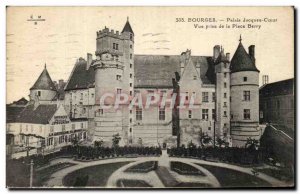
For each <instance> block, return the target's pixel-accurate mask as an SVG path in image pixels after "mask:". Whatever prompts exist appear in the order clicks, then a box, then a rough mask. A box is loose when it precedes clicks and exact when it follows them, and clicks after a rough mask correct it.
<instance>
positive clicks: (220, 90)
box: [64, 21, 260, 146]
mask: <svg viewBox="0 0 300 194" xmlns="http://www.w3.org/2000/svg"><path fill="white" fill-rule="evenodd" d="M96 42H97V43H96V45H97V49H96V52H95V55H96V58H95V59H93V58H92V55H91V54H88V59H87V61H85V60H84V59H82V58H81V59H80V61H79V62H78V63H76V64H75V67H74V69H73V71H72V73H71V75H70V78H69V81H68V83H67V85H66V87H65V91H66V96H65V103H64V104H65V106H66V109H67V110H68V111H70V110H71V111H70V112H73V113H72V117H73V118H81V117H82V118H84V117H88V118H89V127H91V129H89V131H90V133H89V134H90V136H91V137H90V139H91V140H92V141H95V140H100V139H101V140H104V141H105V142H111V139H112V136H113V135H115V134H117V133H118V134H119V135H120V136H121V138H122V140H121V145H133V144H143V145H164V146H165V145H166V144H167V146H174V145H176V139H177V140H178V142H180V144H184V145H187V144H188V143H190V142H192V143H195V144H197V145H200V144H201V142H200V140H199V139H200V137H199V136H201V135H203V134H207V135H208V136H210V137H212V139H215V140H217V139H221V140H224V141H225V142H227V143H229V145H230V146H244V144H245V141H246V139H247V138H248V137H251V138H256V139H257V138H259V136H260V134H259V133H258V74H259V71H258V70H257V68H256V66H255V56H254V46H253V45H252V46H250V47H249V52H248V53H247V52H246V51H245V49H244V47H243V45H242V43H241V40H240V44H239V45H238V48H237V50H236V52H235V54H234V56H233V58H232V60H230V55H229V53H226V55H225V54H224V49H222V48H221V47H220V46H219V45H216V46H215V47H214V48H213V54H212V56H211V57H204V56H192V53H191V51H190V50H187V51H186V52H183V53H182V54H181V55H173V56H164V55H136V54H134V32H133V30H132V28H131V26H130V24H129V21H127V22H126V24H125V26H124V28H123V30H122V32H118V31H114V30H109V29H108V28H106V27H105V28H104V29H103V30H100V31H98V32H97V37H96ZM80 75H81V76H80ZM244 77H247V81H246V82H245V81H243V79H244ZM174 86H178V90H177V91H176V90H175V89H174ZM161 92H167V93H168V92H169V93H178V94H180V96H182V95H186V94H187V95H188V96H189V97H187V98H186V102H185V101H184V102H183V103H184V104H188V102H189V101H190V100H191V97H192V96H194V95H195V99H194V101H195V105H196V106H197V107H198V108H194V109H193V110H192V109H189V108H183V109H178V110H177V108H171V109H168V108H167V107H161V106H160V105H157V104H156V105H152V106H151V108H150V109H144V108H142V109H137V107H135V106H133V107H132V108H128V103H129V102H131V101H130V100H132V99H133V97H134V95H135V94H136V93H145V94H147V93H157V94H159V95H160V93H161ZM244 92H246V93H245V95H247V97H246V98H248V96H249V100H247V101H244V100H243V98H244ZM82 93H83V94H82ZM92 93H93V94H94V97H93V96H92V95H91V94H92ZM107 93H112V94H128V95H129V101H128V102H126V103H123V104H121V106H119V107H118V108H117V109H115V108H114V105H115V104H114V103H115V101H114V100H115V99H114V98H106V101H105V103H104V104H105V105H111V106H112V107H111V108H109V109H105V110H104V109H103V107H101V106H100V104H101V103H100V99H101V97H103V95H106V94H107ZM71 95H72V98H71ZM78 95H83V100H82V104H80V101H78V102H76V110H77V109H78V110H79V109H80V111H79V112H77V113H75V111H74V110H73V108H71V109H70V107H71V106H72V107H73V106H74V102H75V101H76V100H75V99H73V98H74V97H75V96H76V98H77V100H78ZM160 97H161V96H160ZM92 98H94V99H92ZM170 98H172V97H170ZM71 99H72V100H71ZM177 100H178V99H177ZM86 101H88V102H86ZM78 103H79V105H78ZM80 105H81V106H80ZM85 106H88V107H89V111H87V109H86V110H85V111H84V108H87V107H85ZM72 110H73V111H72ZM244 111H246V112H244ZM74 113H75V114H74ZM84 113H85V114H84ZM244 113H245V114H244ZM245 115H246V117H245ZM249 115H250V116H249ZM212 144H213V143H211V145H212Z"/></svg>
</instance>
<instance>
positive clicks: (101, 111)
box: [92, 19, 134, 144]
mask: <svg viewBox="0 0 300 194" xmlns="http://www.w3.org/2000/svg"><path fill="white" fill-rule="evenodd" d="M96 42H97V44H96V47H97V48H96V52H95V55H96V60H94V61H93V62H92V66H93V67H94V69H95V104H96V112H95V139H101V140H103V141H110V142H111V139H112V136H113V135H115V134H119V135H120V136H121V137H122V138H123V139H121V141H120V144H127V143H128V142H129V139H130V138H129V137H130V132H132V126H131V122H132V119H130V116H131V115H130V113H131V112H132V111H129V110H128V103H129V102H130V101H129V100H128V101H126V102H123V103H121V104H120V105H119V106H115V100H116V97H117V95H122V94H124V95H127V96H128V97H129V96H132V95H133V81H134V76H133V75H134V63H133V55H134V53H133V48H134V47H133V45H134V33H133V31H132V28H131V26H130V24H129V21H128V19H127V22H126V24H125V26H124V28H123V30H122V32H121V33H120V32H119V31H116V32H115V31H114V30H109V29H108V28H107V27H105V28H104V29H103V30H100V31H98V32H97V38H96ZM104 96H107V97H106V98H104ZM129 99H130V97H129ZM101 100H104V101H102V102H103V103H102V104H104V105H105V106H107V107H108V106H109V107H110V108H107V107H106V108H104V107H101V106H100V104H101Z"/></svg>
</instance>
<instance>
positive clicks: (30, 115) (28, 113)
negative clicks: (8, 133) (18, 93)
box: [16, 104, 57, 124]
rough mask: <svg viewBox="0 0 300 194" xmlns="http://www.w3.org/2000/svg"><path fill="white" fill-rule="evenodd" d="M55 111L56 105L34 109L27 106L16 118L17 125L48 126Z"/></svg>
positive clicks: (32, 106)
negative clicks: (33, 124)
mask: <svg viewBox="0 0 300 194" xmlns="http://www.w3.org/2000/svg"><path fill="white" fill-rule="evenodd" d="M56 110H57V105H56V104H40V105H39V106H38V107H37V108H36V109H34V105H33V104H31V105H28V106H26V108H25V109H24V110H23V111H22V112H21V113H20V115H19V116H18V117H17V119H16V122H18V123H35V124H48V123H49V120H50V119H51V118H52V117H53V115H54V113H55V112H56Z"/></svg>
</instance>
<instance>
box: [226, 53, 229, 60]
mask: <svg viewBox="0 0 300 194" xmlns="http://www.w3.org/2000/svg"><path fill="white" fill-rule="evenodd" d="M226 59H227V60H228V61H230V53H226Z"/></svg>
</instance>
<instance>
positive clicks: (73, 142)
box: [71, 137, 79, 146]
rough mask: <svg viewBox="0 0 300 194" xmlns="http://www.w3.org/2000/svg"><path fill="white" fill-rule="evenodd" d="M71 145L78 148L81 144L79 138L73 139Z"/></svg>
mask: <svg viewBox="0 0 300 194" xmlns="http://www.w3.org/2000/svg"><path fill="white" fill-rule="evenodd" d="M71 143H72V145H73V146H77V145H78V144H79V141H78V139H77V138H75V137H74V138H73V139H71Z"/></svg>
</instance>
